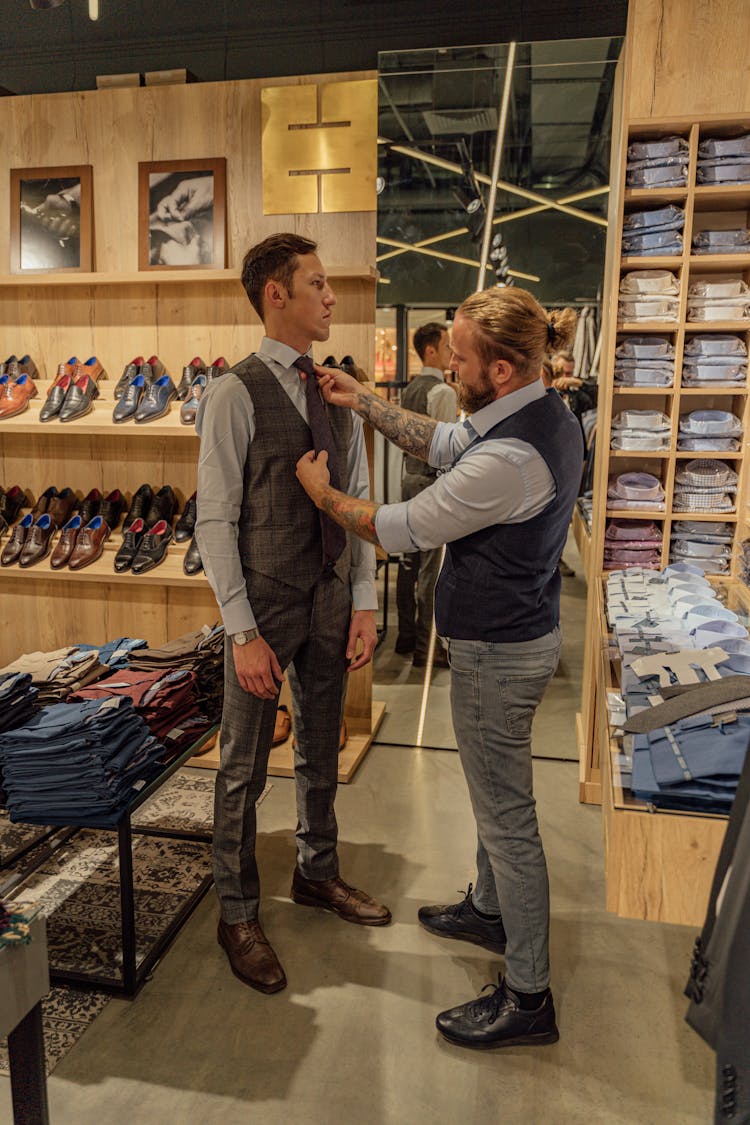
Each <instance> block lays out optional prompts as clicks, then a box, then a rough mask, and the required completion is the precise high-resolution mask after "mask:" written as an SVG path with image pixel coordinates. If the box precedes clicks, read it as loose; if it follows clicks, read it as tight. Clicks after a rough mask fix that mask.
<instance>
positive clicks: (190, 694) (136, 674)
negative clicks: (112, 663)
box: [68, 652, 213, 763]
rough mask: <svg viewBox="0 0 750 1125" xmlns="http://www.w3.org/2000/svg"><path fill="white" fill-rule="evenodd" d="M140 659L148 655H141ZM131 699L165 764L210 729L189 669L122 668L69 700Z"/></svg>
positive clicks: (208, 720)
mask: <svg viewBox="0 0 750 1125" xmlns="http://www.w3.org/2000/svg"><path fill="white" fill-rule="evenodd" d="M141 656H145V653H144V652H141ZM117 696H120V697H127V698H129V699H130V700H131V701H132V702H133V704H134V706H135V709H136V711H137V712H138V714H139V715H140V716H141V717H142V718H143V719H144V721H145V722H146V723H147V724H148V728H149V730H150V731H151V733H152V734H153V735H154V737H155V738H156V739H158V741H159V742H160V743H161V749H162V757H161V761H162V762H163V763H166V762H169V761H171V760H172V759H173V758H176V757H178V756H179V755H180V754H181V753H182V752H183V751H184V750H187V748H188V747H189V746H192V745H193V743H194V742H196V741H197V740H198V739H199V738H200V737H201V735H203V734H205V733H206V731H208V730H210V728H211V727H212V726H213V723H212V721H211V720H210V719H209V718H207V717H206V716H205V715H204V714H202V713H201V711H200V708H199V705H198V696H199V689H198V678H197V676H196V674H195V672H193V671H190V670H189V669H187V668H170V667H169V666H165V667H157V668H156V669H154V670H152V671H149V672H143V671H134V670H133V669H132V668H124V669H120V670H119V671H117V672H112V674H111V675H109V676H105V677H104V678H103V679H101V680H98V681H97V682H96V683H95V684H91V685H90V686H89V687H85V688H81V689H80V690H79V691H76V692H73V694H72V695H70V696H69V697H68V702H69V703H81V702H83V701H84V700H87V699H109V698H112V697H117Z"/></svg>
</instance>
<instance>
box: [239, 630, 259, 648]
mask: <svg viewBox="0 0 750 1125" xmlns="http://www.w3.org/2000/svg"><path fill="white" fill-rule="evenodd" d="M259 636H260V629H246V630H245V632H244V633H233V634H232V644H233V645H247V644H249V643H250V641H254V640H256V639H257V638H258V637H259Z"/></svg>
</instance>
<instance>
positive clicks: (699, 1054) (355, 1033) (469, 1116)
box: [0, 559, 713, 1125]
mask: <svg viewBox="0 0 750 1125" xmlns="http://www.w3.org/2000/svg"><path fill="white" fill-rule="evenodd" d="M570 561H571V563H573V559H570ZM572 581H575V580H568V583H570V582H572ZM568 588H569V587H568ZM570 597H572V599H573V601H575V600H576V596H575V591H574V590H573V591H572V593H571V595H570V596H569V595H567V594H566V600H567V601H570ZM569 608H570V609H572V604H571V605H570V606H569ZM566 613H567V611H566ZM567 615H568V616H570V614H567ZM567 627H568V632H569V638H570V640H569V643H570V644H571V645H572V646H573V649H572V656H573V657H574V656H575V646H576V644H577V643H578V641H577V640H576V639H575V638H576V637H577V636H578V634H577V632H576V629H577V626H576V625H575V622H574V621H571V620H569V621H568V623H567ZM566 659H567V657H566ZM569 667H570V668H571V669H572V668H574V667H575V660H574V659H573V658H571V659H570V661H569ZM553 690H558V689H553ZM566 700H567V703H566ZM577 702H578V701H577V698H575V697H574V693H573V692H572V690H567V689H566V690H563V689H560V697H559V699H558V701H557V706H556V707H555V708H552V709H549V711H548V713H547V714H546V717H545V718H544V720H543V722H542V721H540V722H539V724H538V726H537V731H536V736H537V749H538V750H539V751H541V752H542V753H544V752H545V749H546V748H549V749H550V750H551V749H552V748H553V747H554V746H555V745H556V744H557V743H559V742H560V741H561V740H562V741H564V742H565V743H566V744H567V742H569V741H570V740H572V739H573V712H574V710H575V708H576V706H577ZM535 776H536V789H537V798H538V805H539V815H540V821H541V826H542V834H543V837H544V841H545V846H546V850H547V855H548V860H549V867H550V881H551V888H552V972H553V990H554V995H555V1004H556V1008H557V1013H558V1022H559V1026H560V1032H561V1039H560V1042H559V1043H558V1044H556V1045H554V1046H552V1047H544V1048H536V1049H529V1048H526V1049H523V1048H514V1049H509V1050H506V1051H499V1052H491V1053H476V1052H471V1051H465V1050H461V1049H460V1048H455V1047H452V1046H450V1045H449V1044H446V1043H444V1042H443V1041H442V1040H441V1039H440V1038H439V1036H438V1035H437V1033H436V1031H435V1029H434V1017H435V1014H436V1013H437V1012H438V1011H440V1010H441V1009H442V1008H444V1007H448V1006H451V1005H453V1004H455V1003H460V1002H462V1001H464V1000H467V999H469V998H471V997H472V996H474V995H476V994H477V993H478V992H479V990H480V989H481V988H482V986H483V985H484V984H486V983H488V982H489V981H491V980H493V979H494V978H495V977H496V974H497V972H498V969H499V968H501V967H502V961H501V960H500V959H498V958H494V957H493V956H492V955H491V954H489V953H486V952H485V951H483V950H481V949H478V948H476V947H474V946H471V945H464V944H461V943H458V942H441V941H440V940H439V939H437V938H433V937H431V936H430V935H428V934H427V933H425V932H424V931H423V930H422V929H421V928H420V927H419V926H418V924H417V922H416V912H417V908H418V907H419V906H420V905H421V904H422V903H428V902H446V901H448V902H452V901H456V900H457V898H458V894H459V892H460V891H462V890H465V888H466V886H467V884H468V883H469V881H470V880H471V879H472V877H473V850H474V832H473V821H472V816H471V812H470V809H469V803H468V796H467V794H466V790H465V785H464V781H463V777H462V775H461V770H460V765H459V760H458V755H457V754H456V753H454V752H451V751H449V750H415V749H413V748H404V747H396V746H386V745H377V746H374V747H373V748H372V750H371V751H370V753H369V754H368V756H367V758H366V759H365V761H364V763H363V765H362V767H361V769H360V771H359V773H358V774H357V776H356V779H355V781H354V783H353V784H351V785H349V786H343V787H342V788H341V790H340V793H339V798H338V802H337V810H338V815H339V823H340V836H341V844H340V854H341V870H342V874H343V875H344V877H345V878H346V879H347V880H349V881H350V882H352V883H354V884H356V885H359V886H362V887H364V888H365V889H367V890H368V891H370V892H371V893H372V894H374V895H376V896H377V897H379V898H382V899H383V900H384V901H386V902H387V903H388V904H389V906H390V907H391V909H392V911H393V915H394V922H393V924H392V925H391V926H389V927H387V928H385V929H382V930H367V929H360V928H359V927H356V926H351V925H348V924H346V923H344V922H342V921H341V920H339V919H338V918H336V917H334V916H333V915H328V914H325V913H323V912H318V911H315V910H310V909H308V908H304V907H299V906H295V905H294V904H292V902H291V901H290V899H289V898H288V891H289V884H290V879H291V873H292V868H293V864H294V846H293V832H292V827H291V826H292V825H293V824H294V821H295V813H294V788H293V783H292V782H291V781H289V780H285V779H279V778H276V779H274V780H273V788H272V790H271V792H270V793H269V795H268V797H267V798H266V799H265V801H264V802H263V804H262V805H261V807H260V809H259V821H260V832H261V835H260V838H259V862H260V867H261V872H262V877H263V893H264V898H263V907H262V921H263V923H264V926H265V928H266V931H267V933H268V934H269V936H270V938H271V940H272V941H273V943H274V945H275V947H276V950H277V952H278V954H279V956H280V958H281V960H282V962H283V964H284V966H285V969H286V972H287V976H288V980H289V986H288V988H287V989H286V991H284V992H282V993H279V994H278V995H276V996H268V997H266V996H261V995H260V994H258V993H256V992H253V991H251V990H250V989H248V988H245V987H244V986H243V985H241V984H240V983H239V982H238V981H237V980H235V978H234V977H233V976H232V975H231V973H230V972H229V969H228V967H227V963H226V959H225V956H224V954H223V952H222V951H221V950H220V949H219V947H218V946H217V944H216V920H217V908H216V902H215V899H214V896H213V892H211V893H210V894H209V896H208V898H207V899H206V900H204V902H203V903H202V904H201V906H200V907H199V909H198V910H197V911H196V913H195V914H194V915H193V917H192V918H191V920H190V921H189V923H188V924H187V926H186V927H185V928H184V930H183V931H182V933H181V934H180V935H179V937H178V939H177V941H176V942H175V943H174V945H173V946H172V948H171V949H170V950H169V951H168V953H167V955H166V957H165V959H164V960H163V962H162V963H161V964H160V965H159V966H158V968H157V971H156V973H155V975H154V978H153V980H151V981H150V982H149V983H148V984H147V985H146V986H145V988H144V989H143V991H142V992H141V994H140V995H139V996H138V997H137V999H136V1000H135V1001H133V1002H129V1001H124V1000H112V1001H111V1003H110V1004H109V1005H108V1006H107V1008H106V1009H105V1010H104V1012H103V1013H102V1015H101V1016H99V1017H98V1019H97V1020H96V1021H95V1022H94V1024H93V1025H92V1027H91V1028H89V1030H88V1031H87V1032H86V1033H85V1034H84V1036H83V1037H82V1038H81V1040H80V1041H79V1043H78V1044H77V1045H76V1046H75V1047H74V1048H73V1050H72V1051H71V1052H70V1054H69V1055H68V1057H67V1058H66V1059H64V1060H63V1062H62V1063H60V1064H59V1066H58V1067H57V1069H56V1070H55V1073H54V1074H53V1075H52V1077H51V1078H50V1080H49V1098H50V1112H51V1120H52V1123H53V1125H246V1123H247V1122H258V1123H260V1125H276V1123H279V1125H282V1123H283V1125H350V1123H356V1125H421V1123H423V1122H430V1123H431V1125H454V1123H456V1122H461V1123H462V1125H480V1123H481V1125H486V1123H487V1122H500V1121H502V1122H503V1123H504V1125H505V1123H507V1125H515V1123H519V1125H520V1123H524V1125H528V1123H531V1125H576V1123H579V1122H580V1123H584V1122H585V1123H592V1122H593V1123H596V1125H609V1123H633V1125H651V1123H653V1125H675V1123H679V1125H687V1123H691V1122H696V1123H705V1122H706V1121H708V1120H710V1118H711V1112H712V1104H713V1055H712V1053H711V1052H710V1051H709V1050H708V1048H707V1047H706V1046H705V1045H704V1044H703V1043H702V1042H701V1040H699V1039H698V1037H697V1036H696V1035H695V1034H694V1033H693V1032H692V1031H691V1030H690V1029H689V1028H688V1026H687V1025H686V1024H685V1022H684V1012H685V1009H686V1004H687V1002H686V1000H685V999H684V997H683V996H682V988H683V986H684V983H685V979H686V976H687V972H688V968H689V964H690V955H691V948H692V943H693V939H694V937H695V934H694V932H693V931H692V930H691V929H689V928H682V927H676V926H663V925H656V924H651V923H642V922H631V921H623V920H621V919H618V918H616V917H614V916H612V915H610V914H607V913H606V912H605V910H604V907H603V903H604V874H603V857H602V828H601V813H600V810H599V809H598V808H594V807H586V806H581V805H579V804H578V800H577V780H578V768H577V766H576V765H575V764H572V763H569V762H561V761H537V762H536V763H535ZM10 1120H11V1117H10V1090H9V1083H8V1081H7V1079H4V1080H1V1081H0V1121H2V1122H5V1121H10Z"/></svg>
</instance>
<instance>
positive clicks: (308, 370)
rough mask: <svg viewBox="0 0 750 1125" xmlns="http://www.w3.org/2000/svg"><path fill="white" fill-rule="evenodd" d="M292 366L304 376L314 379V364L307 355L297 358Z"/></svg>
mask: <svg viewBox="0 0 750 1125" xmlns="http://www.w3.org/2000/svg"><path fill="white" fill-rule="evenodd" d="M292 366H293V367H296V368H297V370H298V371H304V373H305V375H308V376H310V377H311V378H313V379H314V378H315V364H314V363H313V361H312V360H311V359H310V356H309V355H300V356H298V357H297V358H296V359H295V361H294V363H293V365H292Z"/></svg>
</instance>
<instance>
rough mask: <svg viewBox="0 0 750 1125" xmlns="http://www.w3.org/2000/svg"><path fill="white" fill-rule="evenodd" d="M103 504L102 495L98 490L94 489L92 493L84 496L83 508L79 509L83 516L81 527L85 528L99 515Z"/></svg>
mask: <svg viewBox="0 0 750 1125" xmlns="http://www.w3.org/2000/svg"><path fill="white" fill-rule="evenodd" d="M101 502H102V494H101V492H100V491H99V489H98V488H92V489H91V491H90V492H89V493H88V494H87V495H86V496H84V498H83V500H82V501H81V507H80V508H79V509H78V511H79V514H80V516H81V526H82V527H85V526H86V524H87V523H89V521H90V520H92V519H93V518H94V516H98V515H99V508H100V506H101Z"/></svg>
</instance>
